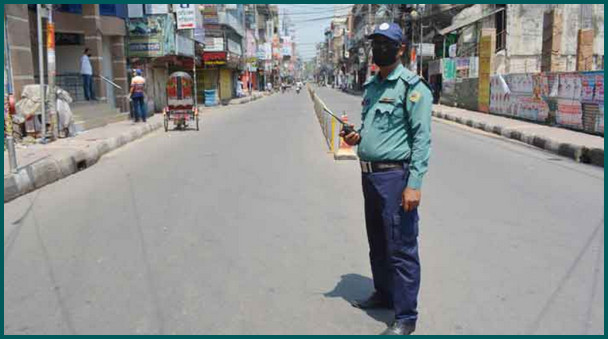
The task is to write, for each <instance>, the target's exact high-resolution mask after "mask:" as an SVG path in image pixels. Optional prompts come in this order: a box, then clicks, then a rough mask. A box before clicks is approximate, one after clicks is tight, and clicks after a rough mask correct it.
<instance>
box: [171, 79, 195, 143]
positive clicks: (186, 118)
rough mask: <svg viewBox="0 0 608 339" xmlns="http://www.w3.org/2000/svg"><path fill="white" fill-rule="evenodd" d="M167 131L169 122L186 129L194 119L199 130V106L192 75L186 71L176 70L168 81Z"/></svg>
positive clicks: (178, 127)
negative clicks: (196, 102) (194, 94)
mask: <svg viewBox="0 0 608 339" xmlns="http://www.w3.org/2000/svg"><path fill="white" fill-rule="evenodd" d="M163 118H164V122H165V132H167V131H169V122H170V121H173V126H174V127H175V128H177V129H182V130H183V129H186V128H187V127H188V122H190V121H194V123H195V127H196V130H197V131H198V130H199V117H198V108H197V107H195V104H194V98H193V93H192V77H191V76H190V74H188V73H186V72H174V73H172V74H171V75H170V76H169V80H168V81H167V107H165V108H164V109H163Z"/></svg>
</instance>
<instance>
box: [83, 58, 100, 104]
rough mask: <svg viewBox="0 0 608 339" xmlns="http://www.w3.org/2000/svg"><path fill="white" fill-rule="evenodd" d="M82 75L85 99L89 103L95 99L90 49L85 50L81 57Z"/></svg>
mask: <svg viewBox="0 0 608 339" xmlns="http://www.w3.org/2000/svg"><path fill="white" fill-rule="evenodd" d="M80 75H81V76H82V87H83V89H84V98H85V99H86V100H87V101H90V100H97V99H95V92H94V91H93V66H91V51H90V50H89V49H88V48H85V49H84V52H83V53H82V56H81V57H80Z"/></svg>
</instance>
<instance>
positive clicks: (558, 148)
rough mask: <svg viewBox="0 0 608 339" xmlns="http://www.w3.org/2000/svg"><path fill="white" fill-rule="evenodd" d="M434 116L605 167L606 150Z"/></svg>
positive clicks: (447, 116)
mask: <svg viewBox="0 0 608 339" xmlns="http://www.w3.org/2000/svg"><path fill="white" fill-rule="evenodd" d="M433 116H434V117H436V118H439V119H443V120H447V121H452V122H456V123H458V124H462V125H466V126H469V127H472V128H475V129H480V130H483V131H486V132H488V133H493V134H496V135H499V136H502V137H505V138H508V139H513V140H517V141H520V142H523V143H526V144H528V145H531V146H534V147H537V148H540V149H544V150H545V151H548V152H551V153H554V154H557V155H560V156H563V157H567V158H570V159H573V160H574V161H577V162H582V163H586V164H592V165H595V166H600V167H604V150H603V149H599V148H588V147H585V146H581V145H576V144H571V143H564V142H559V141H556V140H552V139H550V138H547V137H544V136H538V135H534V134H533V133H530V132H527V131H522V130H517V129H513V128H507V127H504V126H501V125H492V124H489V123H485V122H482V121H475V120H474V119H464V118H462V117H459V116H456V115H452V114H450V113H443V112H440V111H435V110H433Z"/></svg>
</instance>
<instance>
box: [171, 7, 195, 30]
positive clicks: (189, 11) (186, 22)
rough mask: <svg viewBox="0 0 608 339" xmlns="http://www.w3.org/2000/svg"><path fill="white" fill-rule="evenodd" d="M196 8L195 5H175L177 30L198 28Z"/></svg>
mask: <svg viewBox="0 0 608 339" xmlns="http://www.w3.org/2000/svg"><path fill="white" fill-rule="evenodd" d="M196 7H197V5H194V4H173V12H175V18H176V19H177V29H194V28H195V27H196V13H195V12H196Z"/></svg>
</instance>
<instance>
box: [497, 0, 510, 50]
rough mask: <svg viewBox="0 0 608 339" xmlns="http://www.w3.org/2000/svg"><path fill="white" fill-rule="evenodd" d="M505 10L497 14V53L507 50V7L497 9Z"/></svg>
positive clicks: (500, 6)
mask: <svg viewBox="0 0 608 339" xmlns="http://www.w3.org/2000/svg"><path fill="white" fill-rule="evenodd" d="M500 8H503V10H502V11H500V12H498V13H496V51H500V50H503V49H506V48H507V5H496V9H500Z"/></svg>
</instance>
